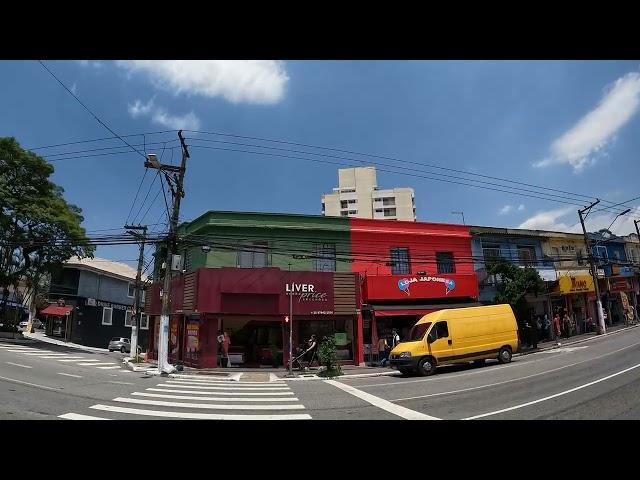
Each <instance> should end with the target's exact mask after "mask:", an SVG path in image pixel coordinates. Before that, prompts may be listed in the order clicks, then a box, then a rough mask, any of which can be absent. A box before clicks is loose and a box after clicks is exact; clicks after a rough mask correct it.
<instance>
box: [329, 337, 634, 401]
mask: <svg viewBox="0 0 640 480" xmlns="http://www.w3.org/2000/svg"><path fill="white" fill-rule="evenodd" d="M607 335H608V334H607ZM598 338H600V337H598ZM638 345H640V342H636V343H632V344H631V345H627V346H626V347H622V348H618V349H616V350H612V351H610V352H607V353H604V354H602V355H598V356H597V357H593V358H589V359H587V360H580V361H579V362H575V363H570V364H569V365H564V366H562V367H559V368H552V369H551V370H545V371H543V372H540V373H536V374H534V375H531V376H535V375H542V374H544V373H549V372H555V371H556V370H562V369H564V368H569V367H573V366H575V365H581V364H583V363H588V362H592V361H594V360H599V359H600V358H604V357H608V356H609V355H613V354H614V353H618V352H622V351H623V350H627V349H629V348H633V347H636V346H638ZM541 353H543V352H538V353H535V354H533V355H539V354H541ZM550 358H553V357H547V358H543V359H541V360H538V361H542V360H547V359H550ZM530 363H533V362H515V363H508V364H507V365H502V366H501V367H489V368H487V369H483V368H481V369H478V370H474V371H473V372H466V373H461V374H459V375H449V376H446V377H439V378H423V379H419V380H407V381H404V382H398V381H396V382H386V383H368V384H366V385H358V388H368V387H388V386H402V385H406V384H408V383H423V382H435V381H437V380H443V381H446V380H450V379H457V378H459V377H464V376H467V375H477V374H479V373H493V372H497V371H499V370H502V369H503V368H511V367H517V366H519V365H529V364H530ZM520 378H528V377H520ZM343 380H349V378H343V379H341V381H343ZM354 380H358V379H357V378H354ZM516 380H517V379H516ZM514 381H515V380H514ZM394 401H395V400H394Z"/></svg>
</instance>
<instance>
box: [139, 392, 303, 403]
mask: <svg viewBox="0 0 640 480" xmlns="http://www.w3.org/2000/svg"><path fill="white" fill-rule="evenodd" d="M131 395H135V396H138V397H152V398H174V399H176V400H207V401H212V402H298V401H299V400H298V399H297V398H296V397H286V398H283V397H271V398H247V397H194V396H192V395H163V394H162V393H144V392H133V393H132V394H131Z"/></svg>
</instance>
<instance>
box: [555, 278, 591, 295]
mask: <svg viewBox="0 0 640 480" xmlns="http://www.w3.org/2000/svg"><path fill="white" fill-rule="evenodd" d="M559 286H560V293H562V294H563V295H564V294H568V293H588V292H594V291H595V287H594V285H593V278H591V277H590V276H587V275H580V276H576V277H560V278H559Z"/></svg>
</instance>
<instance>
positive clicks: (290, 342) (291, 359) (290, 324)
mask: <svg viewBox="0 0 640 480" xmlns="http://www.w3.org/2000/svg"><path fill="white" fill-rule="evenodd" d="M288 290H290V291H289V292H288V293H289V376H290V377H293V358H292V354H293V283H292V282H291V264H289V288H288Z"/></svg>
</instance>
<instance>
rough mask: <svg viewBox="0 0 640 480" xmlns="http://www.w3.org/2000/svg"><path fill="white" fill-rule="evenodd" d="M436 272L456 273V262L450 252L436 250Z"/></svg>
mask: <svg viewBox="0 0 640 480" xmlns="http://www.w3.org/2000/svg"><path fill="white" fill-rule="evenodd" d="M436 264H437V265H438V273H456V264H455V262H454V261H453V253H452V252H436Z"/></svg>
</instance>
